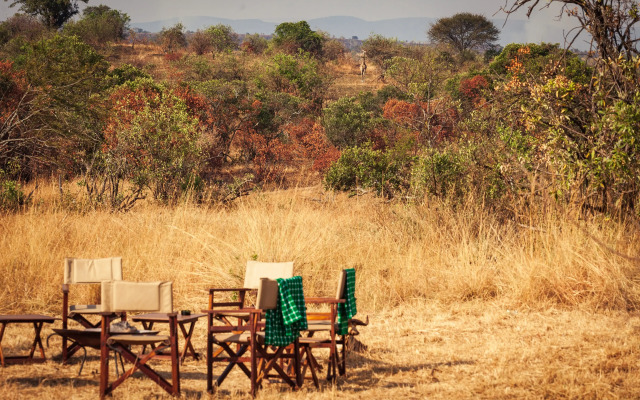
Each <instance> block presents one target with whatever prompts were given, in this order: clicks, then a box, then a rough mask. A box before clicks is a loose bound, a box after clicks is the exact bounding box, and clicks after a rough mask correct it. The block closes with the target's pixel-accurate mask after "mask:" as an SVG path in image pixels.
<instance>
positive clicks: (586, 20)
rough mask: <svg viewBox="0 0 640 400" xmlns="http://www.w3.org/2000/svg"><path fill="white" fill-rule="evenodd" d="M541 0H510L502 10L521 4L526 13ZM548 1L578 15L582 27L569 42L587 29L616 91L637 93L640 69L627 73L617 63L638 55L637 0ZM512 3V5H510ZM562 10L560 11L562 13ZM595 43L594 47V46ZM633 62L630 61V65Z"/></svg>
mask: <svg viewBox="0 0 640 400" xmlns="http://www.w3.org/2000/svg"><path fill="white" fill-rule="evenodd" d="M539 3H540V0H511V1H508V2H507V5H506V6H505V7H503V8H502V9H503V11H504V12H506V13H507V14H509V15H510V14H512V13H515V12H516V11H518V10H519V9H521V8H527V17H529V16H530V15H531V13H532V12H533V11H534V10H535V8H536V7H537V6H538V4H539ZM547 3H557V4H561V5H562V10H561V13H562V14H564V13H566V14H568V15H569V16H572V17H575V18H577V20H578V22H579V23H580V27H579V28H576V29H575V30H573V36H572V37H570V38H569V40H568V43H569V46H568V47H570V46H571V44H572V43H573V42H574V41H575V40H576V39H577V38H578V36H579V35H580V34H581V33H582V32H583V31H586V32H587V33H589V34H590V35H591V38H592V43H591V46H592V50H596V52H594V53H595V54H597V55H598V56H599V57H600V60H601V62H600V63H599V64H600V68H601V69H603V70H604V71H606V74H607V76H608V77H609V78H611V79H613V82H615V86H617V88H616V89H617V90H616V91H617V92H618V93H620V94H621V95H622V97H624V98H625V99H627V100H630V99H632V98H634V97H635V93H636V89H637V87H638V81H637V78H636V76H637V72H638V69H639V68H638V66H635V68H633V69H634V71H635V73H631V74H626V73H624V71H622V70H621V69H620V67H619V65H618V64H617V62H616V60H618V58H620V59H621V61H622V60H624V61H625V62H626V63H627V64H631V63H633V60H634V57H637V56H638V55H639V54H640V52H639V51H638V40H639V39H638V37H637V32H636V29H635V25H636V24H637V23H638V22H639V21H640V9H639V7H638V2H637V1H633V0H548V1H545V6H548V4H547ZM509 4H510V6H509ZM562 14H561V15H562ZM593 47H595V49H594V48H593ZM629 66H631V65H629Z"/></svg>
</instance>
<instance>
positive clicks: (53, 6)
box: [4, 0, 89, 29]
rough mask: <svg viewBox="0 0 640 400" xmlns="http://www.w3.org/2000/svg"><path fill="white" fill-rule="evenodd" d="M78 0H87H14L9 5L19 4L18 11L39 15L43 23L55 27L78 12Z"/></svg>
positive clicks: (59, 26) (83, 0)
mask: <svg viewBox="0 0 640 400" xmlns="http://www.w3.org/2000/svg"><path fill="white" fill-rule="evenodd" d="M4 1H5V2H6V1H9V0H4ZM78 1H82V2H83V3H87V2H88V1H89V0H14V1H13V2H12V3H11V5H10V7H13V6H15V5H18V4H19V5H20V11H22V12H24V13H25V14H28V15H33V16H36V17H39V18H40V19H41V20H42V22H43V23H44V24H45V25H47V26H49V27H51V28H56V29H57V28H61V27H62V25H64V23H65V22H67V21H68V20H69V19H71V17H73V16H74V15H76V14H77V13H78Z"/></svg>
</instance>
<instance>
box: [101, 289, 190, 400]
mask: <svg viewBox="0 0 640 400" xmlns="http://www.w3.org/2000/svg"><path fill="white" fill-rule="evenodd" d="M102 308H103V312H102V313H101V315H102V321H101V331H100V398H104V397H105V396H106V395H108V394H111V393H112V392H113V390H114V389H115V388H117V387H118V386H119V385H120V384H122V383H123V382H124V381H125V380H126V379H127V378H129V377H130V376H131V375H133V373H134V372H135V371H138V370H139V371H141V372H142V373H143V374H145V375H146V376H147V377H149V378H150V379H151V380H152V381H154V382H155V383H157V384H158V385H159V386H160V387H162V388H163V389H164V390H165V391H166V392H167V393H169V394H171V395H174V396H177V395H179V394H180V367H179V360H178V352H179V351H178V335H177V332H178V321H177V316H178V315H177V313H175V312H173V293H172V282H127V281H110V282H102ZM129 311H140V312H157V313H166V315H167V316H168V317H169V335H168V336H166V335H155V334H145V333H143V334H135V333H124V334H117V333H112V332H111V327H110V325H111V324H110V321H111V319H110V317H109V315H110V314H111V313H114V312H129ZM151 345H153V346H155V348H154V349H153V350H152V351H151V352H150V353H148V354H144V355H138V354H135V353H133V352H132V350H131V348H132V346H135V347H137V346H151ZM163 350H169V351H168V352H169V354H170V357H171V382H169V381H168V380H167V379H165V378H164V377H162V376H161V375H160V373H158V372H157V371H156V370H154V369H153V368H151V366H149V364H148V363H149V361H150V360H152V359H153V358H154V357H156V356H157V355H158V354H159V353H160V352H162V351H163ZM110 351H114V352H116V353H118V354H120V355H121V356H122V358H124V359H125V360H126V361H128V362H130V363H132V364H133V365H132V367H131V368H130V369H129V370H127V371H125V372H124V373H123V374H122V375H121V376H120V377H118V378H117V379H115V380H114V381H113V382H109V352H110Z"/></svg>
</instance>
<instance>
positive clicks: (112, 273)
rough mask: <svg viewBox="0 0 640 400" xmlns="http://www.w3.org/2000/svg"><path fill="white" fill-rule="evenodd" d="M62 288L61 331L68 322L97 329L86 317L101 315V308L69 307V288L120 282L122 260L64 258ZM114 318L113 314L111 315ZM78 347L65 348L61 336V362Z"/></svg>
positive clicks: (119, 258) (63, 338)
mask: <svg viewBox="0 0 640 400" xmlns="http://www.w3.org/2000/svg"><path fill="white" fill-rule="evenodd" d="M63 271H64V279H63V284H62V329H68V328H69V319H71V320H74V321H76V322H78V323H79V324H80V325H82V326H83V327H84V328H97V327H99V324H100V322H99V321H97V322H91V321H89V319H87V317H86V316H89V315H97V314H99V313H100V312H102V306H101V304H71V305H70V304H69V297H70V288H71V286H73V285H92V284H95V285H99V284H100V283H101V282H103V281H116V280H122V257H110V258H65V259H64V264H63ZM113 316H115V314H114V315H113ZM79 349H80V347H79V346H78V345H77V343H71V344H69V342H68V340H67V337H65V336H62V361H63V362H66V361H67V360H68V359H69V357H71V356H72V355H73V354H74V353H75V352H76V351H78V350H79Z"/></svg>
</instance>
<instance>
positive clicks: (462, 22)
mask: <svg viewBox="0 0 640 400" xmlns="http://www.w3.org/2000/svg"><path fill="white" fill-rule="evenodd" d="M427 35H428V36H429V39H430V40H431V41H433V42H435V43H444V44H448V45H450V46H452V47H453V48H454V49H456V50H457V51H458V53H460V54H462V53H464V52H466V51H469V50H482V49H485V48H487V47H490V46H491V45H492V44H493V43H494V42H495V41H497V40H498V38H499V37H500V31H499V30H498V28H496V26H495V25H494V24H493V22H491V21H489V20H488V19H487V18H486V17H484V16H483V15H479V14H471V13H458V14H456V15H454V16H453V17H448V18H440V19H439V20H437V21H436V23H435V24H432V25H431V28H429V30H428V31H427Z"/></svg>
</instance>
